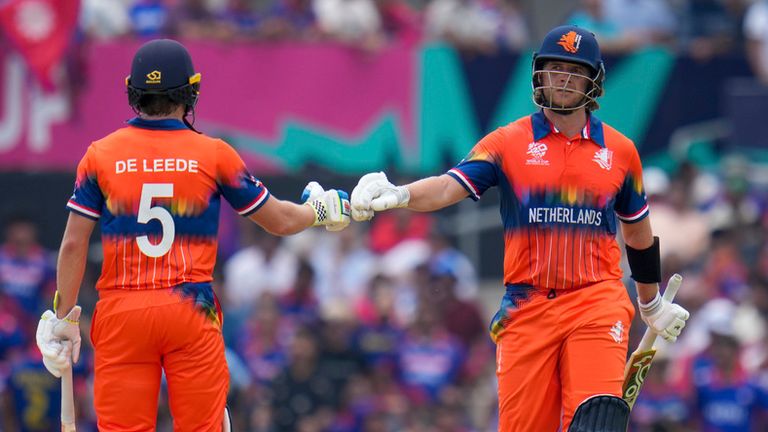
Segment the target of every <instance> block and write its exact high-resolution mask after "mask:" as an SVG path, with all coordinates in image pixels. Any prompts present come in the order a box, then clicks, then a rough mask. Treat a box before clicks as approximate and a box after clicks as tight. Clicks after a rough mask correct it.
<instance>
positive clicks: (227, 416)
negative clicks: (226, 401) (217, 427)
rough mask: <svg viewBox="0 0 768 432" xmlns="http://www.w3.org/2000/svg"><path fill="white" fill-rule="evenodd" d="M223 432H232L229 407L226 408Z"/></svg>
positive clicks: (222, 426) (222, 425)
mask: <svg viewBox="0 0 768 432" xmlns="http://www.w3.org/2000/svg"><path fill="white" fill-rule="evenodd" d="M221 432H232V415H231V414H230V412H229V407H228V406H225V407H224V421H223V422H222V424H221Z"/></svg>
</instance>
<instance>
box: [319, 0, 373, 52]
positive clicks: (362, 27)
mask: <svg viewBox="0 0 768 432" xmlns="http://www.w3.org/2000/svg"><path fill="white" fill-rule="evenodd" d="M312 8H313V10H314V11H315V16H316V17H317V23H318V26H319V27H320V30H321V31H322V32H323V33H324V34H325V35H326V36H328V37H329V38H331V39H333V40H337V41H340V42H343V43H345V44H349V45H352V46H355V47H358V48H361V49H363V50H366V51H370V50H378V49H380V48H382V47H383V46H384V44H385V41H386V38H385V35H384V33H383V28H382V23H381V15H380V14H379V10H378V8H377V7H376V3H375V0H313V3H312Z"/></svg>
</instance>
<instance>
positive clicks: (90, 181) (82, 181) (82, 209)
mask: <svg viewBox="0 0 768 432" xmlns="http://www.w3.org/2000/svg"><path fill="white" fill-rule="evenodd" d="M95 159H96V156H95V151H94V149H93V146H90V147H88V150H87V151H86V152H85V156H83V158H82V159H81V160H80V163H79V164H78V165H77V177H76V178H75V191H74V192H73V193H72V197H71V198H69V202H67V209H68V210H69V211H72V212H75V213H77V214H79V215H80V216H84V217H87V218H89V219H93V220H98V219H99V218H100V217H101V210H102V207H103V206H104V193H103V192H102V190H101V188H99V183H98V176H97V166H98V164H97V161H96V160H95Z"/></svg>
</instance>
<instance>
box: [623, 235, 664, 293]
mask: <svg viewBox="0 0 768 432" xmlns="http://www.w3.org/2000/svg"><path fill="white" fill-rule="evenodd" d="M625 248H626V250H627V261H628V262H629V269H630V270H631V271H632V279H634V280H635V282H640V283H648V284H650V283H659V282H661V254H660V252H659V238H658V237H656V236H654V237H653V244H652V245H651V246H650V247H648V248H646V249H634V248H633V247H631V246H630V245H625Z"/></svg>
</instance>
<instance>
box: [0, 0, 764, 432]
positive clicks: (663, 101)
mask: <svg viewBox="0 0 768 432" xmlns="http://www.w3.org/2000/svg"><path fill="white" fill-rule="evenodd" d="M30 11H31V12H30ZM598 11H601V12H598ZM68 16H71V17H74V18H72V19H71V20H69V21H68V20H67V17H68ZM51 17H54V18H55V19H51ZM564 22H571V23H579V24H582V25H584V26H586V27H588V28H591V29H592V30H593V31H595V32H596V33H597V34H598V37H599V38H600V40H601V43H602V44H603V47H604V50H605V51H606V53H605V58H606V63H607V68H608V74H607V80H606V95H605V97H603V98H602V99H601V109H600V110H599V111H598V112H597V115H598V116H600V117H601V118H602V119H603V120H605V121H607V122H608V123H610V124H612V125H614V126H616V127H617V128H618V129H620V130H621V131H623V132H625V133H626V134H627V135H628V136H630V137H631V138H632V139H633V140H635V142H636V144H637V146H638V149H639V150H640V153H641V156H642V158H643V161H644V165H645V167H646V179H645V180H646V188H647V190H648V193H649V196H650V200H651V206H652V207H651V208H652V210H651V217H652V224H653V226H654V231H655V232H656V233H657V234H658V235H660V237H661V239H662V241H661V244H662V256H663V269H664V273H665V275H666V276H667V277H668V276H669V275H670V274H671V273H673V272H680V273H682V274H683V275H684V276H685V282H684V285H683V288H682V290H681V292H680V294H679V299H680V302H681V304H683V305H684V306H685V307H686V308H688V309H689V310H690V311H691V312H692V314H693V318H692V319H691V321H690V324H689V328H688V329H686V331H685V333H684V337H683V338H682V340H681V341H680V342H679V343H678V344H676V345H674V346H663V347H662V348H663V350H662V355H661V360H660V361H658V363H654V367H653V369H652V373H651V375H650V376H649V379H648V382H647V384H646V387H645V388H644V389H643V393H642V394H641V399H640V401H639V402H638V405H637V406H636V408H635V411H633V420H632V422H633V424H632V430H636V431H659V430H667V431H695V430H723V431H737V430H738V431H741V430H744V431H748V430H755V431H758V430H766V429H767V428H768V421H767V419H768V417H766V410H768V340H767V339H766V337H768V336H766V320H767V319H768V247H766V242H765V239H766V233H767V231H766V230H767V229H768V212H767V211H766V204H767V202H766V199H767V198H768V164H767V163H768V140H766V138H765V137H764V135H763V133H762V130H761V129H762V128H761V126H762V125H763V124H764V122H765V113H766V112H768V85H766V84H767V83H768V48H766V47H767V46H768V2H765V1H748V0H670V1H663V0H604V1H597V0H585V1H581V2H570V1H563V0H560V1H557V0H546V1H541V0H540V1H533V0H530V1H513V0H464V1H460V0H431V1H427V0H413V1H410V2H406V1H404V0H344V1H340V0H258V1H249V0H211V1H207V0H194V1H193V0H83V1H82V2H78V1H74V0H58V1H54V0H11V1H7V2H3V3H0V25H1V26H2V29H3V32H2V35H3V36H2V41H1V42H0V101H1V102H0V103H1V104H2V106H0V190H2V194H3V197H4V199H3V204H0V221H1V222H0V223H1V224H2V226H0V228H2V231H3V233H4V237H3V242H4V243H3V246H2V249H0V392H1V393H2V409H0V413H2V421H0V430H2V431H16V430H40V431H51V430H56V429H57V423H56V422H57V418H58V412H59V410H58V394H57V391H58V382H57V381H55V380H54V379H53V378H52V377H50V376H49V375H48V374H47V372H46V371H45V369H44V368H43V367H42V365H41V364H40V360H39V355H38V354H37V351H36V348H35V346H34V327H35V325H36V323H37V319H38V316H39V314H40V312H41V311H42V310H43V309H45V308H46V307H49V305H50V299H51V298H52V292H53V289H54V284H53V279H52V276H53V258H54V256H55V250H56V248H57V246H58V244H57V243H58V241H59V240H60V238H61V234H62V232H63V227H64V223H65V220H66V215H67V212H66V211H65V209H64V203H65V201H66V199H67V198H68V197H69V194H70V193H71V189H72V184H73V180H74V169H75V166H76V164H77V162H78V160H79V158H80V157H81V155H82V154H83V152H84V151H85V148H86V147H87V145H88V144H89V142H90V141H92V140H94V139H97V138H99V137H101V136H103V135H104V134H106V133H109V132H110V131H111V130H113V129H115V128H118V127H120V126H121V125H122V124H123V123H124V121H125V120H127V119H129V118H130V117H131V116H132V112H131V111H130V108H129V107H128V106H127V103H126V102H127V101H126V96H125V90H124V87H123V78H124V77H125V76H126V75H127V73H128V69H129V65H130V58H131V56H132V54H133V52H134V51H135V49H136V48H137V47H138V46H139V45H140V44H141V43H142V42H143V41H145V40H147V39H148V38H153V37H160V36H171V37H174V38H178V39H179V40H181V41H183V42H184V43H185V44H186V46H187V47H188V48H189V50H190V52H191V54H192V56H193V59H194V61H195V67H196V69H197V70H198V71H200V72H201V73H202V76H203V80H202V89H201V93H202V95H201V101H200V104H199V107H198V110H197V115H196V123H195V124H196V126H198V127H199V128H200V129H201V130H202V131H204V132H206V133H208V134H211V135H215V136H220V137H222V138H224V139H226V140H227V141H228V142H230V143H231V144H233V145H234V146H235V147H236V148H237V149H238V151H239V152H240V153H241V154H242V155H243V156H244V158H245V159H246V161H247V163H248V165H249V168H251V170H252V172H253V173H254V174H255V175H256V176H257V177H259V178H260V179H261V180H263V181H264V182H265V183H266V185H267V186H268V187H269V189H270V190H271V191H272V192H273V193H274V194H276V195H277V196H279V197H281V198H289V199H294V200H298V196H299V194H300V192H301V189H302V188H303V187H304V185H305V184H306V182H308V181H309V180H318V181H320V182H321V183H322V184H323V185H326V186H332V187H340V188H344V189H346V190H348V191H351V189H352V188H353V187H354V185H355V183H356V181H357V178H358V177H359V175H361V174H363V173H365V172H368V171H371V170H385V171H386V172H387V173H388V174H390V177H391V178H393V179H395V180H397V181H399V182H402V181H407V180H408V179H412V178H415V177H417V176H423V175H430V174H438V173H441V172H443V171H444V170H446V169H447V168H449V167H451V166H452V165H453V164H455V163H456V162H458V161H459V160H460V159H461V158H462V157H463V156H464V154H465V153H466V152H467V151H468V150H469V148H471V146H472V145H473V144H474V142H475V141H476V140H477V139H479V138H480V137H481V136H482V135H483V134H485V133H487V132H488V131H490V130H492V129H493V128H495V127H497V126H498V125H500V124H504V123H505V122H508V121H511V120H513V119H515V118H517V117H519V116H522V115H525V114H527V113H529V112H530V111H532V110H533V105H532V103H531V101H530V58H531V53H532V50H533V49H534V47H535V45H536V43H537V41H538V40H539V39H540V37H541V36H542V35H543V33H545V32H546V31H547V30H548V29H549V28H551V27H552V26H554V25H557V24H559V23H564ZM68 23H69V24H68ZM62 41H63V42H62ZM59 45H60V46H61V49H60V50H56V47H57V46H59ZM41 46H42V47H47V48H49V49H47V50H46V49H41ZM761 50H762V51H761ZM760 52H764V53H766V57H765V58H764V59H763V60H762V62H763V63H762V65H761V63H760V62H761V59H760V58H759V56H755V55H754V54H755V53H760ZM497 204H498V203H497V197H496V195H495V193H493V192H492V191H491V192H489V193H488V194H486V196H485V197H484V198H483V200H481V202H480V203H479V204H472V203H469V202H466V203H462V204H460V205H458V206H456V207H455V208H452V209H447V210H444V211H441V212H438V213H435V214H430V215H419V214H411V213H408V212H391V213H388V214H382V215H379V216H377V217H376V218H375V219H374V220H373V221H372V222H371V223H363V224H353V225H352V226H351V227H350V229H348V230H346V231H345V232H343V233H341V234H339V235H331V234H327V233H326V232H325V231H323V230H311V232H309V233H306V234H302V235H298V236H295V237H291V238H285V239H282V240H279V239H275V238H272V237H270V236H268V235H264V234H263V232H261V230H260V229H258V228H257V227H255V226H252V225H249V224H247V223H245V222H244V221H241V220H238V218H237V217H236V216H235V215H234V213H233V212H229V211H224V212H222V213H223V214H222V217H221V220H222V223H221V228H220V239H221V247H220V256H219V265H218V268H217V274H216V278H217V285H216V288H217V293H218V294H219V296H220V297H221V298H222V301H223V303H224V311H225V316H226V318H225V337H226V341H227V346H228V348H229V350H228V359H229V363H230V367H231V372H232V389H231V394H230V404H231V405H232V407H233V410H234V416H235V418H234V420H235V423H236V430H249V431H257V432H266V431H303V432H307V431H338V432H341V431H368V432H378V431H408V432H410V431H413V432H416V431H441V432H443V431H446V432H452V431H477V432H481V431H482V432H485V431H491V430H496V429H495V415H496V413H495V384H494V375H493V371H494V368H493V346H492V344H491V342H490V339H489V338H488V337H487V332H486V330H485V328H486V325H487V323H488V322H489V320H490V317H491V316H492V314H493V312H494V311H495V308H496V307H497V306H498V301H499V299H500V295H501V261H502V258H501V251H502V242H501V239H502V236H501V234H502V233H501V227H500V221H499V215H498V209H497ZM93 239H94V245H93V248H92V254H91V257H90V262H89V268H88V272H87V278H86V281H85V283H84V286H83V289H82V290H81V303H82V304H83V305H84V307H85V310H86V312H90V311H92V308H93V304H94V303H95V301H96V294H95V292H94V290H93V288H92V286H93V282H94V281H95V278H96V277H97V275H98V268H99V264H100V262H99V261H100V257H99V249H98V241H97V240H98V236H94V238H93ZM627 282H628V280H627ZM629 285H630V284H628V286H629ZM632 330H633V331H632V335H631V339H632V340H631V342H630V346H635V345H636V343H637V340H638V339H639V336H640V335H641V334H642V331H643V326H642V324H640V323H639V322H637V323H634V325H633V328H632ZM83 331H84V333H85V334H87V331H88V320H87V319H86V320H84V322H83ZM86 345H87V344H86ZM85 351H86V352H85V355H84V359H83V361H82V362H81V363H80V366H79V370H78V371H77V372H78V374H77V388H76V392H77V398H78V414H79V420H80V422H81V424H80V425H79V426H80V430H85V431H87V430H95V428H94V426H93V419H94V415H93V412H92V406H91V403H90V397H91V393H90V388H91V379H92V376H91V373H90V372H91V368H90V363H89V362H90V355H89V353H88V349H87V347H86V349H85ZM158 419H159V420H158V429H159V430H170V423H169V414H168V412H167V406H166V405H165V403H164V402H163V401H162V400H161V407H160V415H159V417H158ZM747 425H749V426H747Z"/></svg>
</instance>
